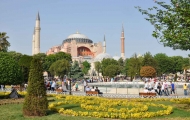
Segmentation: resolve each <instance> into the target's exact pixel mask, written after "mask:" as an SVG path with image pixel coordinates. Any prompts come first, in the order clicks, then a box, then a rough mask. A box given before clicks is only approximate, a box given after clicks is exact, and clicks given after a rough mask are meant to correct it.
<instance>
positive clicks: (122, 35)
mask: <svg viewBox="0 0 190 120" xmlns="http://www.w3.org/2000/svg"><path fill="white" fill-rule="evenodd" d="M121 58H123V59H125V36H124V27H123V24H122V31H121Z"/></svg>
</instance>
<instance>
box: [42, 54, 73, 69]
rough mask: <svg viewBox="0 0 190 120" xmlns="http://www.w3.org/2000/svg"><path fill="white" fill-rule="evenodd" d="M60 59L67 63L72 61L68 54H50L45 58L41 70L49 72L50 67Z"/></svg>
mask: <svg viewBox="0 0 190 120" xmlns="http://www.w3.org/2000/svg"><path fill="white" fill-rule="evenodd" d="M62 59H66V60H67V61H69V62H70V61H72V59H71V55H70V54H69V53H64V52H58V53H56V54H51V55H48V56H46V57H45V61H44V64H43V69H44V70H45V71H47V72H49V68H50V66H51V65H52V64H53V63H54V62H56V61H57V60H62Z"/></svg>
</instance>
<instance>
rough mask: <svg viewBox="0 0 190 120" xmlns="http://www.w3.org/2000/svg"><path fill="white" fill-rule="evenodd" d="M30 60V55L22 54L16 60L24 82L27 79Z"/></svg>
mask: <svg viewBox="0 0 190 120" xmlns="http://www.w3.org/2000/svg"><path fill="white" fill-rule="evenodd" d="M31 61H32V56H28V55H23V56H22V57H21V58H20V60H19V62H18V64H19V65H20V66H21V69H22V74H23V79H24V82H27V81H28V77H29V71H30V62H31Z"/></svg>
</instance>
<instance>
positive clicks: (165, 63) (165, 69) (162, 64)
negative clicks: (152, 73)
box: [154, 53, 173, 76]
mask: <svg viewBox="0 0 190 120" xmlns="http://www.w3.org/2000/svg"><path fill="white" fill-rule="evenodd" d="M154 59H155V60H156V62H157V64H158V67H157V75H158V76H162V74H163V73H170V72H171V69H172V67H173V66H172V64H171V63H172V61H171V60H170V59H169V57H168V56H167V55H166V54H165V53H158V54H156V55H155V56H154Z"/></svg>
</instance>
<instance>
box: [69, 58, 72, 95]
mask: <svg viewBox="0 0 190 120" xmlns="http://www.w3.org/2000/svg"><path fill="white" fill-rule="evenodd" d="M70 64H71V67H72V61H71V62H70ZM69 81H70V84H69V95H72V93H71V68H70V79H69Z"/></svg>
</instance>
